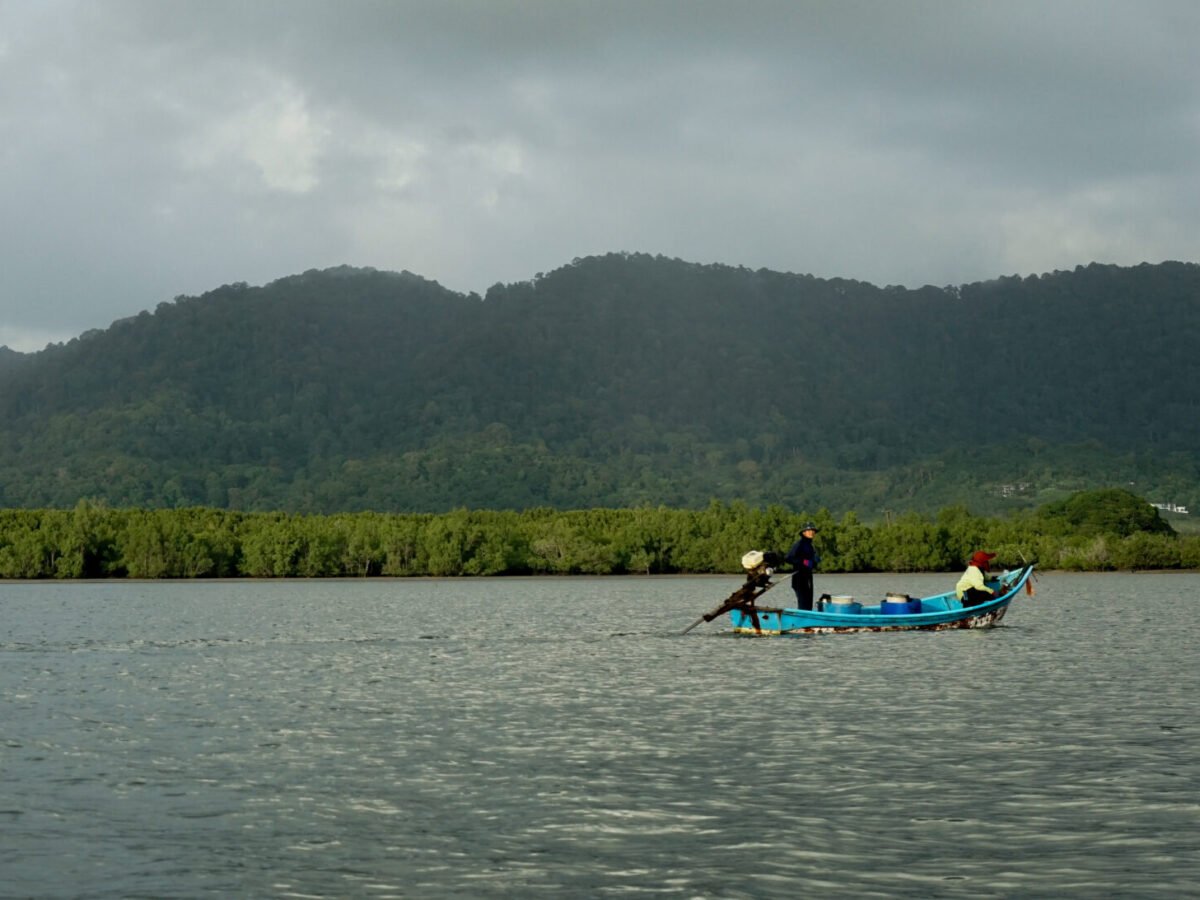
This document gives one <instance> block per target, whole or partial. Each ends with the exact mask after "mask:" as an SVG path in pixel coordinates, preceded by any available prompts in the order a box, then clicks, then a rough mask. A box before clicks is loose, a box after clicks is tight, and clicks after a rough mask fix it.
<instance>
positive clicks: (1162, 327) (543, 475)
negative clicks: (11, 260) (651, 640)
mask: <svg viewBox="0 0 1200 900" xmlns="http://www.w3.org/2000/svg"><path fill="white" fill-rule="evenodd" d="M1198 338H1200V266H1196V265H1193V264H1183V263H1163V264H1161V265H1142V266H1137V267H1133V268H1120V267H1115V266H1106V265H1090V266H1087V267H1080V268H1077V269H1075V270H1074V271H1072V272H1055V273H1053V274H1048V275H1042V276H1031V277H1028V278H1018V277H1011V278H1001V279H998V280H995V281H991V282H986V283H979V284H971V285H963V286H959V287H947V288H935V287H925V288H922V289H920V290H906V289H902V288H895V287H887V288H879V287H875V286H872V285H870V284H865V283H862V282H857V281H849V280H838V279H834V280H823V279H818V278H814V277H811V276H805V275H794V274H785V273H779V272H772V271H767V270H758V271H751V270H748V269H745V268H735V267H730V266H722V265H697V264H692V263H687V262H683V261H679V260H672V259H665V258H662V257H651V256H647V255H640V254H610V255H607V256H603V257H590V258H586V259H579V260H575V261H574V262H573V263H571V264H570V265H567V266H564V267H563V268H561V269H558V270H556V271H554V272H550V273H547V274H539V275H538V276H536V277H535V278H533V279H532V280H530V281H528V282H520V283H516V284H509V285H495V286H494V287H493V288H491V289H490V290H489V291H488V292H487V295H486V296H485V297H483V298H481V297H479V296H478V295H475V294H470V295H462V294H458V293H455V292H452V291H449V290H446V289H444V288H442V287H441V286H440V285H438V284H436V283H435V282H431V281H428V280H425V279H422V278H420V277H418V276H416V275H413V274H410V273H399V274H397V273H389V272H379V271H375V270H369V269H350V268H339V269H330V270H325V271H310V272H306V273H304V274H303V275H298V276H294V277H290V278H284V279H281V280H279V281H276V282H273V283H271V284H268V285H266V286H264V287H261V288H252V287H248V286H246V285H244V284H235V285H226V286H224V287H221V288H219V289H217V290H215V291H212V292H210V293H207V294H204V295H203V296H200V297H179V298H176V299H175V301H174V302H171V303H163V304H160V305H159V307H158V308H157V310H155V312H153V313H149V312H143V313H142V314H140V315H138V316H136V317H133V318H131V319H125V320H122V321H119V322H116V323H114V324H113V325H112V326H111V327H110V328H108V329H107V330H104V331H94V332H89V333H87V334H85V335H83V336H81V337H80V338H78V339H76V340H73V341H71V342H69V343H67V344H65V345H58V346H53V347H49V348H47V349H46V350H44V351H42V352H40V353H37V354H32V355H29V356H27V357H20V358H19V363H18V362H16V361H13V360H12V359H11V358H5V359H4V360H0V431H2V432H3V434H2V435H0V437H2V440H0V504H2V505H7V506H25V507H29V506H71V505H74V504H75V502H76V501H77V500H78V499H79V498H81V497H88V498H98V499H104V500H106V501H107V502H108V503H110V504H112V505H118V506H128V505H137V506H182V505H206V506H217V507H230V508H234V509H246V510H262V509H286V510H295V511H309V512H311V511H324V512H331V511H338V510H345V511H355V510H363V509H377V510H384V511H433V512H436V511H441V510H445V509H450V508H454V507H458V506H468V507H495V508H528V507H534V506H556V507H572V508H575V507H593V506H636V505H643V504H652V505H657V504H666V505H672V506H690V507H697V506H702V505H704V504H706V503H707V502H708V501H709V500H710V499H713V498H717V499H722V500H744V501H746V502H748V503H752V504H768V503H781V504H783V505H785V506H788V507H792V508H796V509H801V508H807V509H816V508H818V507H826V508H829V509H832V510H835V511H837V510H850V509H853V510H856V511H858V512H859V513H860V514H861V515H863V516H865V517H869V518H873V517H878V516H880V515H885V514H886V513H887V512H888V511H893V510H896V511H898V510H901V509H905V508H915V509H923V510H929V509H936V508H939V507H942V506H945V505H949V504H966V505H969V506H971V508H973V509H975V510H978V511H980V512H992V511H999V510H1002V509H1004V508H1006V507H1010V506H1029V505H1032V504H1034V503H1038V502H1043V501H1045V500H1046V499H1052V498H1054V497H1055V496H1062V495H1065V494H1066V493H1068V492H1070V491H1074V490H1080V489H1085V488H1091V487H1098V486H1103V485H1106V484H1121V485H1122V486H1127V485H1129V483H1130V482H1133V484H1134V487H1133V488H1132V489H1134V490H1136V491H1138V492H1139V493H1142V494H1144V495H1146V496H1148V497H1149V498H1150V499H1161V500H1169V501H1174V502H1178V503H1184V504H1191V505H1192V506H1193V507H1194V506H1196V505H1198V503H1197V502H1198V501H1200V487H1198V483H1200V470H1198V469H1200V467H1198V457H1197V453H1196V450H1195V448H1196V447H1197V446H1200V356H1198V354H1197V352H1196V348H1197V346H1200V341H1198Z"/></svg>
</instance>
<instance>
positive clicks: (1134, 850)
mask: <svg viewBox="0 0 1200 900" xmlns="http://www.w3.org/2000/svg"><path fill="white" fill-rule="evenodd" d="M955 580H956V578H955V576H954V575H917V576H903V575H867V576H848V575H847V576H822V575H818V577H817V591H818V592H826V593H831V594H835V595H836V594H843V595H850V596H854V597H855V598H856V599H860V600H863V601H866V602H876V601H877V600H878V599H879V598H880V597H882V596H883V595H884V594H885V593H887V592H903V593H910V594H913V595H918V594H929V593H936V592H940V591H943V590H948V589H949V588H951V587H952V586H953V582H954V581H955ZM739 584H740V579H739V578H737V577H734V576H729V577H711V576H710V577H602V578H601V577H597V578H592V577H573V578H550V577H546V578H475V579H400V580H393V579H370V580H332V581H330V580H314V581H303V580H301V581H290V580H289V581H256V580H247V581H240V580H239V581H196V582H130V581H105V582H44V583H25V582H21V583H12V582H7V583H0V897H4V898H198V897H251V898H258V897H263V898H274V897H279V898H358V897H363V898H388V897H413V898H441V897H471V898H489V897H504V898H537V897H555V898H563V897H565V898H575V897H579V898H606V897H637V898H643V897H665V898H673V897H679V898H773V897H779V898H803V897H818V898H837V897H853V898H871V897H880V898H895V897H912V898H935V897H998V898H1009V897H1045V898H1052V897H1053V898H1063V897H1068V898H1069V897H1078V898H1089V900H1091V898H1107V897H1129V898H1139V900H1145V898H1156V897H1161V898H1172V900H1176V898H1181V897H1196V896H1200V660H1198V656H1197V640H1196V632H1195V631H1194V630H1193V628H1192V617H1191V615H1190V614H1191V613H1192V612H1193V611H1194V610H1196V609H1197V603H1198V602H1200V575H1196V574H1158V573H1154V574H1096V575H1080V574H1058V573H1052V572H1050V573H1044V574H1039V575H1038V577H1037V580H1036V582H1035V588H1036V593H1035V595H1034V596H1024V595H1022V596H1021V597H1020V598H1018V599H1017V600H1016V601H1015V603H1014V604H1013V606H1012V607H1011V608H1010V610H1009V614H1008V616H1007V618H1005V619H1004V621H1003V622H1002V623H1001V625H1000V626H998V627H996V628H993V629H989V630H980V631H955V632H936V633H913V634H905V633H891V634H856V635H820V636H803V637H782V638H781V637H748V636H737V635H733V634H731V633H730V631H729V623H728V620H727V619H721V620H717V621H713V622H711V623H702V624H700V625H699V626H697V627H696V628H694V629H692V630H691V631H689V632H688V633H686V634H683V633H682V632H683V631H684V629H685V628H686V627H687V626H688V625H690V624H692V623H693V622H694V621H695V620H696V619H697V617H698V616H700V614H702V613H704V612H707V611H709V610H711V609H713V608H714V607H716V606H717V605H719V604H720V602H721V601H722V600H723V599H724V598H725V597H726V596H728V595H729V594H730V593H731V592H732V591H733V590H734V589H736V588H737V587H738V586H739ZM780 590H781V591H786V590H787V588H786V587H784V586H781V587H780Z"/></svg>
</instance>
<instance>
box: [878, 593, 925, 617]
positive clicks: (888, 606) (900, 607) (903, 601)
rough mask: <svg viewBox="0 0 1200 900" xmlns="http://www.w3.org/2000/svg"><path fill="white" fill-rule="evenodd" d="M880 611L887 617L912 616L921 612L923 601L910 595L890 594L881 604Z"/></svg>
mask: <svg viewBox="0 0 1200 900" xmlns="http://www.w3.org/2000/svg"><path fill="white" fill-rule="evenodd" d="M879 611H880V612H881V613H883V614H884V615H885V616H911V615H912V614H913V613H919V612H920V611H921V600H920V598H918V597H910V596H908V594H888V595H887V596H886V597H885V598H884V600H883V602H882V603H881V604H879Z"/></svg>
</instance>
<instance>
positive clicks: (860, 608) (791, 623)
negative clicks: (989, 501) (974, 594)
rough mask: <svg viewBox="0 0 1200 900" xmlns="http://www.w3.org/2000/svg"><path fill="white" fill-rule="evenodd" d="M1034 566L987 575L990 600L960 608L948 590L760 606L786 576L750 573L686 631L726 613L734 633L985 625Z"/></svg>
mask: <svg viewBox="0 0 1200 900" xmlns="http://www.w3.org/2000/svg"><path fill="white" fill-rule="evenodd" d="M1033 569H1034V564H1033V563H1030V564H1028V565H1026V566H1023V567H1022V568H1019V569H1014V570H1011V571H1008V570H1006V571H1004V572H1001V573H999V574H995V575H990V576H988V578H987V579H986V581H985V584H986V585H987V586H988V587H990V588H993V589H994V590H995V591H996V596H995V597H994V599H992V600H988V601H986V602H984V603H979V604H976V605H974V606H963V604H962V601H960V600H959V599H958V598H957V597H955V592H954V591H947V592H946V593H944V594H934V595H932V596H929V597H910V596H909V595H907V594H887V595H886V596H885V597H883V598H881V599H880V600H879V602H877V603H860V602H858V601H856V600H854V598H852V597H829V596H828V595H822V597H821V599H820V600H819V601H818V602H817V603H816V604H815V606H816V607H817V608H816V609H813V610H805V609H796V608H794V607H793V608H788V607H773V606H761V605H759V602H758V601H759V600H760V599H761V598H762V596H763V595H764V594H766V593H767V591H769V590H770V589H771V588H773V587H777V586H778V585H780V584H783V583H784V582H786V581H787V580H788V577H786V576H785V577H784V578H782V579H780V580H779V581H775V582H772V581H770V578H769V574H765V573H764V572H762V571H759V572H754V571H751V573H750V577H749V579H748V580H747V581H746V584H744V585H743V586H742V587H741V588H739V589H738V590H737V591H735V592H734V593H733V595H732V596H730V598H729V599H728V600H726V601H725V602H724V603H723V604H722V605H721V606H719V607H717V609H715V610H713V611H712V612H711V613H707V614H705V615H704V616H701V617H700V618H699V619H697V620H696V621H695V622H694V623H692V625H691V626H689V627H688V628H687V629H685V631H684V633H685V634H686V633H687V632H688V631H690V630H691V629H692V628H694V627H695V626H696V625H699V624H700V623H701V622H711V621H712V620H713V619H715V618H717V617H719V616H721V615H724V614H725V613H729V618H730V620H731V622H732V624H733V630H734V631H735V632H736V633H738V634H751V635H788V634H853V633H858V632H864V631H946V630H949V629H953V628H990V627H991V626H993V625H995V624H996V623H997V622H999V621H1000V620H1001V619H1003V618H1004V615H1005V613H1006V612H1008V607H1009V605H1010V604H1011V603H1012V602H1013V600H1014V599H1015V598H1016V597H1017V595H1018V594H1019V593H1021V591H1022V589H1024V590H1025V591H1026V592H1027V593H1029V594H1032V593H1033V584H1032V582H1031V581H1030V579H1031V577H1032V576H1033Z"/></svg>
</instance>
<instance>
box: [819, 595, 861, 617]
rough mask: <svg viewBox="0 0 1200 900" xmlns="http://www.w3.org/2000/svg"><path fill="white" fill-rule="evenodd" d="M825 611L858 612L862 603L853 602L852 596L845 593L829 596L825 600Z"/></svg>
mask: <svg viewBox="0 0 1200 900" xmlns="http://www.w3.org/2000/svg"><path fill="white" fill-rule="evenodd" d="M825 612H831V613H860V612H862V604H861V603H857V602H855V600H854V598H853V597H847V596H845V595H841V596H837V597H830V598H829V599H828V600H826V601H825Z"/></svg>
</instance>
